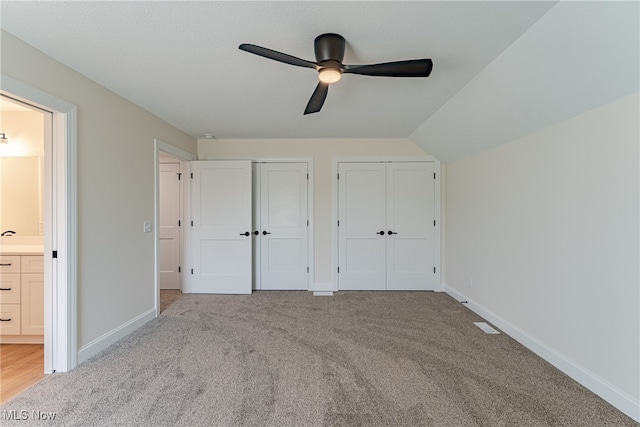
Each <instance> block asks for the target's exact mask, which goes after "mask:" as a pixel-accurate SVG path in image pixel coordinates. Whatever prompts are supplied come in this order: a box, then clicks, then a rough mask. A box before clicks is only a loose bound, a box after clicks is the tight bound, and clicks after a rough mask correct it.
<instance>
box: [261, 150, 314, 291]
mask: <svg viewBox="0 0 640 427" xmlns="http://www.w3.org/2000/svg"><path fill="white" fill-rule="evenodd" d="M307 191H308V190H307V164H306V163H262V164H261V165H260V205H259V206H260V208H259V218H260V228H259V229H258V230H259V231H260V235H259V236H257V238H258V239H259V240H260V253H259V256H260V258H259V259H260V285H261V287H260V289H263V290H267V289H268V290H307V289H308V288H309V284H308V272H307V267H308V256H307V251H308V249H307V247H308V244H307V241H308V236H307V234H308V233H307V230H308V225H307V219H308V215H307Z"/></svg>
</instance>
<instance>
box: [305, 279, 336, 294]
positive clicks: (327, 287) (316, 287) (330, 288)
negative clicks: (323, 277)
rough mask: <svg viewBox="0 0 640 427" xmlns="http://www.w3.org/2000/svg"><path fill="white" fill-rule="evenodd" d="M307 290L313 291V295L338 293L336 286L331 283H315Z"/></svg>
mask: <svg viewBox="0 0 640 427" xmlns="http://www.w3.org/2000/svg"><path fill="white" fill-rule="evenodd" d="M309 290H310V291H313V292H314V295H315V292H338V289H337V288H336V286H335V285H334V284H333V283H331V282H316V283H314V284H313V287H312V288H309Z"/></svg>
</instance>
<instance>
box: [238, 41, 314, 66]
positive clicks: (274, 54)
mask: <svg viewBox="0 0 640 427" xmlns="http://www.w3.org/2000/svg"><path fill="white" fill-rule="evenodd" d="M239 48H240V50H244V51H245V52H249V53H253V54H255V55H259V56H264V57H265V58H269V59H273V60H274V61H279V62H284V63H285V64H289V65H295V66H298V67H307V68H313V69H314V70H317V69H318V65H317V64H316V63H315V62H311V61H307V60H304V59H300V58H296V57H295V56H291V55H287V54H286V53H282V52H278V51H275V50H271V49H267V48H266V47H261V46H256V45H254V44H247V43H245V44H241V45H240V46H239Z"/></svg>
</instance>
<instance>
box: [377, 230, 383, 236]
mask: <svg viewBox="0 0 640 427" xmlns="http://www.w3.org/2000/svg"><path fill="white" fill-rule="evenodd" d="M376 234H379V235H381V236H384V231H381V232H379V233H376Z"/></svg>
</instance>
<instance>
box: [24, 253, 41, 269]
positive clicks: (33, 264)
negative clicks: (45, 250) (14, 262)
mask: <svg viewBox="0 0 640 427" xmlns="http://www.w3.org/2000/svg"><path fill="white" fill-rule="evenodd" d="M21 262H22V266H21V267H22V273H44V257H43V256H42V255H22V261H21Z"/></svg>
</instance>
